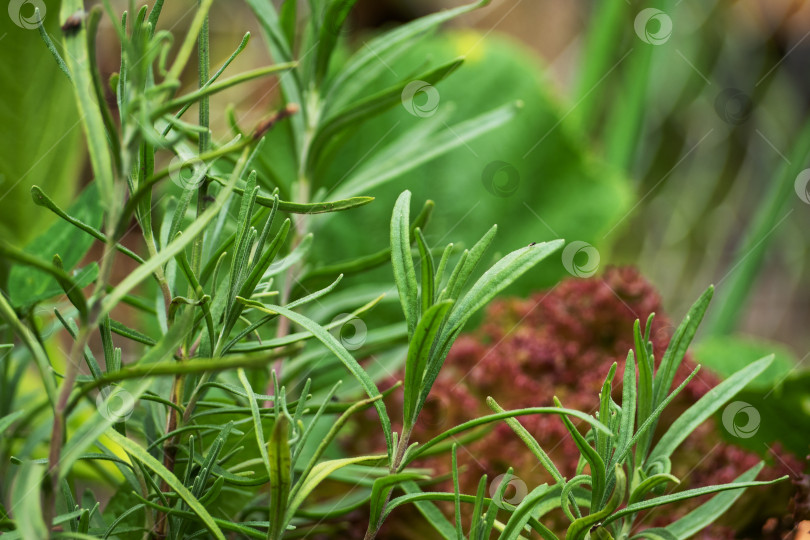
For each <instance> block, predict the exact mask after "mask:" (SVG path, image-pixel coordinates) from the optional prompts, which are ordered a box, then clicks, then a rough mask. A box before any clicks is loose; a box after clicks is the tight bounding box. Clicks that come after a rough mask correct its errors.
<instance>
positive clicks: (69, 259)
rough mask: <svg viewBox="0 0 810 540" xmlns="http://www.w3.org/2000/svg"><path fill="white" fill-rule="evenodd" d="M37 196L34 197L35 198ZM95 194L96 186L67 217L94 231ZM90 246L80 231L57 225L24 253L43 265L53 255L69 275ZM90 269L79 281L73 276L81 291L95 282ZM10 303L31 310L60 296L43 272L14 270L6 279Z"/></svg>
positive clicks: (98, 222)
mask: <svg viewBox="0 0 810 540" xmlns="http://www.w3.org/2000/svg"><path fill="white" fill-rule="evenodd" d="M35 196H36V194H35ZM98 202H99V198H98V191H97V190H96V187H95V184H90V185H89V186H88V187H87V188H86V189H85V190H84V191H83V192H82V193H81V195H79V197H78V198H77V199H76V201H75V202H74V203H73V204H72V205H70V207H69V208H68V210H67V214H69V215H70V216H72V217H73V218H75V219H77V220H79V221H81V222H83V223H86V224H88V226H91V227H94V228H97V227H99V226H100V225H101V218H102V215H103V212H102V211H101V207H100V205H99V204H98ZM92 244H93V239H92V238H91V237H89V236H88V235H86V234H84V233H83V232H82V231H80V230H78V229H75V228H73V227H66V226H65V224H64V223H62V222H60V221H57V222H56V223H54V224H53V225H51V226H50V227H49V228H48V230H47V231H45V232H44V233H43V234H42V235H40V236H38V237H37V238H35V239H34V240H32V241H31V242H30V243H29V244H28V245H27V246H25V247H24V248H23V251H24V252H25V253H27V254H29V255H32V256H34V257H37V258H38V259H40V260H42V261H50V260H51V259H52V258H53V256H54V255H57V254H58V255H59V256H60V258H61V259H62V265H63V266H64V268H65V270H67V271H68V272H69V271H71V270H73V269H74V268H75V267H76V265H77V264H79V263H80V262H81V260H82V259H83V258H84V256H85V255H86V254H87V252H88V251H89V249H90V246H91V245H92ZM92 268H96V266H95V265H93V266H92V267H85V270H84V271H83V272H82V274H81V277H78V276H75V279H76V280H77V281H78V283H79V286H80V287H85V286H87V285H88V284H89V283H90V281H89V280H90V279H91V278H92V279H95V271H94V270H92ZM8 291H9V299H10V301H11V303H12V305H14V306H15V307H23V306H30V305H32V304H34V303H36V302H39V301H41V300H47V299H48V298H53V297H54V296H57V295H60V294H62V289H61V287H60V286H59V284H58V283H57V281H56V280H55V279H54V278H53V277H51V276H49V275H47V274H46V273H44V272H43V271H42V270H36V269H31V268H27V267H22V266H13V267H12V268H11V271H10V273H9V278H8Z"/></svg>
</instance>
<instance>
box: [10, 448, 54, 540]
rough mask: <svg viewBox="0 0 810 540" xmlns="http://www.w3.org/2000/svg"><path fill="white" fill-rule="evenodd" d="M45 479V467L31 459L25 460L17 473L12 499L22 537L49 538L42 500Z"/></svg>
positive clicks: (16, 521)
mask: <svg viewBox="0 0 810 540" xmlns="http://www.w3.org/2000/svg"><path fill="white" fill-rule="evenodd" d="M44 479H45V467H44V466H43V465H37V464H35V463H33V462H31V461H24V462H23V463H22V465H20V467H19V470H18V471H17V474H16V475H15V478H14V484H13V486H12V489H11V500H12V501H14V516H15V517H16V519H15V521H14V522H15V523H16V525H17V530H18V531H19V533H20V536H21V537H22V538H25V539H29V538H31V539H34V538H48V527H47V526H46V525H45V519H44V518H43V514H42V503H41V502H40V495H41V494H42V488H43V487H42V482H43V481H44Z"/></svg>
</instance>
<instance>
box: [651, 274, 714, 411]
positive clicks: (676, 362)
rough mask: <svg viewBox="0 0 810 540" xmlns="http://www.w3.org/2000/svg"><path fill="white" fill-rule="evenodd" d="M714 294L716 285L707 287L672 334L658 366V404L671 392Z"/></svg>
mask: <svg viewBox="0 0 810 540" xmlns="http://www.w3.org/2000/svg"><path fill="white" fill-rule="evenodd" d="M713 294H714V286H711V287H709V288H708V289H706V292H704V293H703V294H702V295H701V296H700V298H698V299H697V301H695V303H694V304H692V307H691V308H689V312H688V313H687V314H686V317H684V319H683V321H682V322H681V324H680V325H679V326H678V329H677V330H675V334H674V335H673V336H672V340H671V341H670V342H669V346H668V347H667V350H666V352H665V353H664V358H663V359H661V365H660V366H658V372H657V373H656V374H655V382H654V392H655V403H656V404H658V403H661V401H663V399H664V396H666V395H667V393H668V392H669V389H670V387H671V386H672V381H673V380H674V379H675V373H676V372H677V371H678V366H680V365H681V361H683V357H684V356H685V355H686V350H687V349H688V348H689V344H690V343H692V339H693V338H694V337H695V332H697V329H698V326H699V325H700V321H702V320H703V315H704V314H705V313H706V309H708V307H709V302H710V301H711V299H712V295H713Z"/></svg>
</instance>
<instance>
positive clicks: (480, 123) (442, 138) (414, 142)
mask: <svg viewBox="0 0 810 540" xmlns="http://www.w3.org/2000/svg"><path fill="white" fill-rule="evenodd" d="M519 109H520V105H519V104H514V103H510V104H507V105H502V106H501V107H498V108H496V109H493V110H491V111H487V112H484V113H481V114H479V115H475V116H473V117H472V118H469V119H465V120H462V121H459V122H457V123H454V124H453V125H447V124H446V123H445V124H443V125H442V124H439V125H438V126H437V128H435V129H434V130H432V131H428V132H427V133H422V131H423V130H424V131H427V129H428V128H430V127H431V125H430V124H428V125H427V126H425V127H424V128H423V129H421V130H419V131H417V130H415V129H411V130H406V131H405V132H404V133H403V134H402V135H401V136H400V137H399V138H398V139H396V140H394V142H392V143H390V144H389V145H388V146H386V147H385V148H383V149H381V150H380V151H378V152H375V153H374V154H372V155H371V156H369V159H368V160H364V161H363V162H362V164H361V165H360V166H359V167H358V168H357V170H356V171H354V172H353V173H352V174H351V176H349V177H348V179H347V180H346V181H345V182H342V183H341V184H340V186H339V187H338V188H337V190H336V191H335V195H336V196H349V195H353V194H356V193H369V192H370V190H372V189H373V188H376V187H377V186H380V185H382V184H384V183H386V182H390V181H392V180H395V179H396V178H397V177H399V176H401V175H403V174H405V173H407V172H409V171H411V170H413V169H416V168H417V167H419V166H420V165H423V164H425V163H427V162H429V161H430V160H432V159H434V158H437V157H439V156H442V155H444V154H447V153H449V152H450V151H452V150H454V149H456V148H459V147H461V146H464V145H465V144H467V143H468V142H470V141H472V140H474V139H477V138H478V137H480V136H482V135H484V134H486V133H489V132H490V131H493V130H495V129H497V128H499V127H501V126H503V125H505V124H506V123H508V122H509V121H510V120H512V119H513V118H514V117H515V116H516V115H517V113H518V110H519ZM436 117H438V118H436ZM434 118H436V119H437V120H439V121H441V119H442V117H441V116H440V115H438V114H436V115H435V116H434ZM434 118H430V119H426V122H431V123H432V122H433V120H434ZM439 127H444V129H439Z"/></svg>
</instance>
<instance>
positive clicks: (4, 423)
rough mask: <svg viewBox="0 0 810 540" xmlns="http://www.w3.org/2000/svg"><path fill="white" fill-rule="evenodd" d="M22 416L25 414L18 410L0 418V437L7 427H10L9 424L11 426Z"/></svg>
mask: <svg viewBox="0 0 810 540" xmlns="http://www.w3.org/2000/svg"><path fill="white" fill-rule="evenodd" d="M23 414H25V411H24V410H19V411H16V412H13V413H11V414H7V415H5V416H4V417H2V418H0V437H3V434H4V433H5V431H6V430H7V429H8V428H9V426H11V424H13V423H14V421H15V420H17V419H18V418H19V417H21V416H22V415H23Z"/></svg>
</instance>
